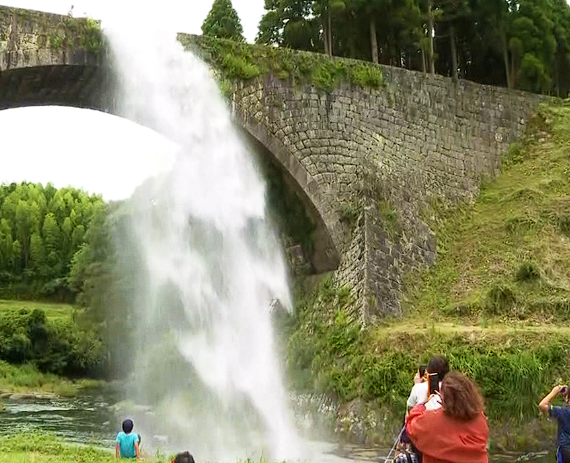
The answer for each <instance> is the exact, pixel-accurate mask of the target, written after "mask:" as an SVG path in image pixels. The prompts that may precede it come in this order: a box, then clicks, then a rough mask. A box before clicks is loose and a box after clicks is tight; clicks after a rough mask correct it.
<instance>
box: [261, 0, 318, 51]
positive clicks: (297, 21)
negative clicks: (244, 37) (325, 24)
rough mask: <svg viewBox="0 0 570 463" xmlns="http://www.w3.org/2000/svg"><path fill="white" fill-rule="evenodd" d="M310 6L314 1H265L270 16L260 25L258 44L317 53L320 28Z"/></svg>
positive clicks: (266, 16) (263, 18)
mask: <svg viewBox="0 0 570 463" xmlns="http://www.w3.org/2000/svg"><path fill="white" fill-rule="evenodd" d="M311 6H312V0H265V9H266V10H267V13H265V15H263V17H262V18H261V21H260V23H259V33H258V35H257V39H256V42H257V43H264V44H270V45H278V46H280V47H288V48H294V49H296V50H307V51H317V49H318V47H319V44H320V37H319V29H320V26H319V23H318V20H317V19H316V18H314V17H312V9H311Z"/></svg>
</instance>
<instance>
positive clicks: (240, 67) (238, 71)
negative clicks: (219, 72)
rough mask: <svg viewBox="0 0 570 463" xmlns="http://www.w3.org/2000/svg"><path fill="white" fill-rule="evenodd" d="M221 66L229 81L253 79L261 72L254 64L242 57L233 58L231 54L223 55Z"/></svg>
mask: <svg viewBox="0 0 570 463" xmlns="http://www.w3.org/2000/svg"><path fill="white" fill-rule="evenodd" d="M222 62H223V66H224V70H225V73H226V75H227V77H228V78H230V79H235V78H238V79H245V80H249V79H253V78H254V77H257V76H259V75H260V74H261V70H260V69H259V67H257V66H256V65H255V64H253V63H251V62H249V61H248V60H246V59H245V58H244V57H241V56H234V55H232V54H231V53H228V54H227V55H224V57H223V60H222Z"/></svg>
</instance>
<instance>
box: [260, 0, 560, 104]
mask: <svg viewBox="0 0 570 463" xmlns="http://www.w3.org/2000/svg"><path fill="white" fill-rule="evenodd" d="M265 9H266V13H265V15H264V16H263V18H262V19H261V22H260V24H259V33H258V36H257V42H258V43H265V44H272V45H277V46H282V47H290V48H294V49H301V50H309V51H322V52H325V53H327V54H329V55H336V56H343V57H349V58H357V59H364V60H370V61H373V62H377V63H382V64H388V65H392V66H399V67H404V68H407V69H412V70H419V71H424V72H432V73H438V74H442V75H445V76H449V77H453V78H455V79H459V78H462V79H469V80H472V81H475V82H479V83H483V84H491V85H499V86H506V87H509V88H517V89H521V90H527V91H532V92H541V93H545V94H553V95H559V96H567V95H568V94H569V91H570V6H569V5H568V4H567V2H566V0H265Z"/></svg>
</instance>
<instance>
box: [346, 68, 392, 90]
mask: <svg viewBox="0 0 570 463" xmlns="http://www.w3.org/2000/svg"><path fill="white" fill-rule="evenodd" d="M350 81H351V82H352V83H353V84H356V85H360V86H361V87H373V88H379V87H381V86H382V84H383V83H384V76H383V75H382V70H381V69H380V68H379V67H375V66H370V65H366V64H361V65H358V66H357V67H355V68H354V69H352V72H351V74H350Z"/></svg>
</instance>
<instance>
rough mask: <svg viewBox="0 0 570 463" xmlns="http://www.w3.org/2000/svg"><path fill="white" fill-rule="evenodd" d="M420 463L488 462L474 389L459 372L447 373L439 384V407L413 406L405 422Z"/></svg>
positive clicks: (484, 428)
mask: <svg viewBox="0 0 570 463" xmlns="http://www.w3.org/2000/svg"><path fill="white" fill-rule="evenodd" d="M406 429H407V431H408V434H409V436H410V438H411V440H412V442H413V443H414V445H415V446H416V447H417V449H418V450H419V451H420V452H422V454H423V460H422V461H423V463H488V461H489V460H488V457H487V440H488V438H489V428H488V427H487V418H486V417H485V415H484V414H483V399H482V398H481V395H480V394H479V391H478V390H477V386H475V384H474V383H473V382H472V381H471V380H470V379H469V378H467V376H465V375H462V374H461V373H456V372H452V373H448V374H447V375H446V376H445V379H444V380H443V383H442V385H441V408H438V409H437V410H429V411H426V408H425V405H416V406H415V407H414V408H412V410H411V411H410V414H409V416H408V419H407V421H406Z"/></svg>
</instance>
